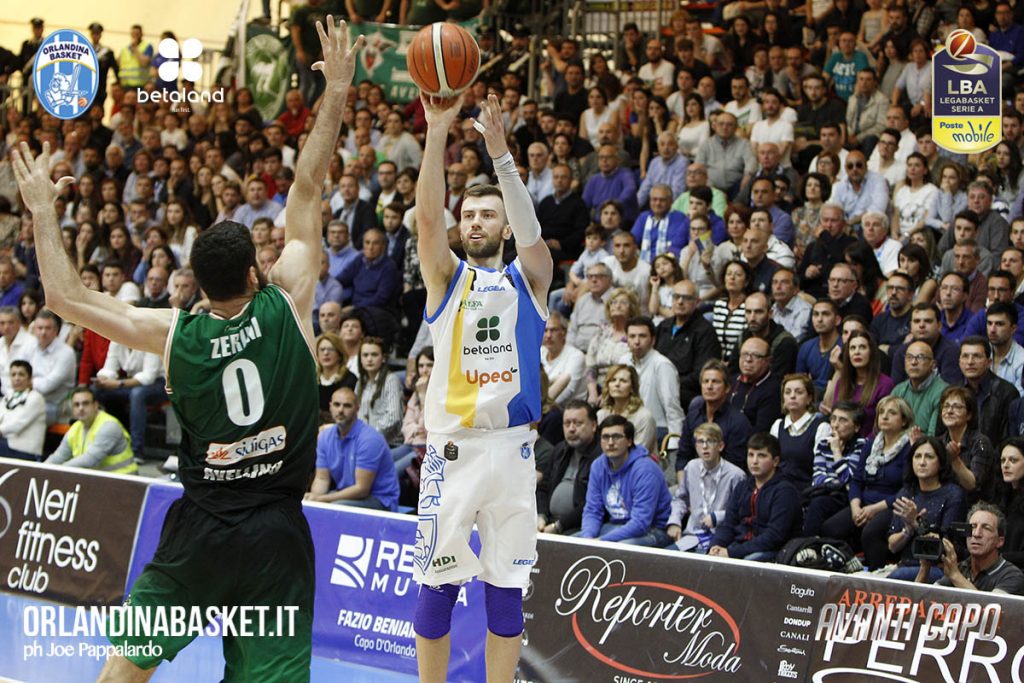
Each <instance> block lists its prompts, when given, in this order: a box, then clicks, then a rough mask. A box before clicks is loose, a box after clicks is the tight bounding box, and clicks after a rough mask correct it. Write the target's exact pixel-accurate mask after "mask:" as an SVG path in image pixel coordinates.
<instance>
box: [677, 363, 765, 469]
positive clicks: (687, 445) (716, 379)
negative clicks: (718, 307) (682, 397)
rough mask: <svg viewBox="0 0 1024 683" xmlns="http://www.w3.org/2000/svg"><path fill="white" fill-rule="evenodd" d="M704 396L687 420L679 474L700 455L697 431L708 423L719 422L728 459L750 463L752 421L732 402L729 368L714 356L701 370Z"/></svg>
mask: <svg viewBox="0 0 1024 683" xmlns="http://www.w3.org/2000/svg"><path fill="white" fill-rule="evenodd" d="M700 394H701V395H700V396H698V397H697V398H695V399H693V401H691V402H690V407H689V408H688V409H687V412H686V420H685V421H684V422H683V436H682V438H680V440H679V453H678V454H677V456H676V477H677V479H679V478H681V477H682V474H681V472H682V470H683V468H684V467H685V466H686V463H687V462H689V461H690V460H692V459H693V458H694V457H695V456H696V451H695V450H694V447H693V438H694V437H693V435H694V433H695V430H696V429H697V427H699V426H700V425H702V424H704V423H705V422H711V423H714V424H717V425H718V426H719V427H720V428H721V430H722V437H723V439H724V440H725V448H724V451H723V454H724V456H725V459H726V460H728V461H729V462H731V463H732V464H734V465H736V466H737V467H739V468H741V469H742V468H744V467H745V466H746V460H745V459H744V453H745V452H746V451H745V448H746V443H747V437H749V436H750V434H751V429H750V421H749V420H747V418H746V416H745V415H744V414H743V413H742V412H741V411H739V410H737V409H736V408H734V407H733V405H732V404H731V403H730V402H729V380H728V369H727V368H726V366H725V363H723V362H722V361H720V360H717V359H712V360H709V361H708V362H707V363H705V364H704V367H703V368H701V371H700Z"/></svg>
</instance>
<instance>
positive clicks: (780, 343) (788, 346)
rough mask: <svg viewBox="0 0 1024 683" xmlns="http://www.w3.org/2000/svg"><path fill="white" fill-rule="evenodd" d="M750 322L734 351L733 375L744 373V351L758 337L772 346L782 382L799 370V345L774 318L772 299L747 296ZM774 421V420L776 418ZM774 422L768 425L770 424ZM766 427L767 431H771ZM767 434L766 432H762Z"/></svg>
mask: <svg viewBox="0 0 1024 683" xmlns="http://www.w3.org/2000/svg"><path fill="white" fill-rule="evenodd" d="M743 312H744V316H745V317H746V320H747V329H746V330H744V331H743V332H742V333H741V334H740V338H739V343H738V344H737V346H735V347H734V348H733V351H732V353H731V354H730V355H729V356H728V358H729V361H728V362H729V372H730V373H732V374H733V375H735V374H738V373H739V372H740V349H741V348H742V345H743V344H745V343H746V342H747V340H749V339H753V338H758V339H761V340H763V341H764V342H765V343H766V344H767V345H768V358H770V369H771V375H772V377H773V378H775V379H776V380H781V379H782V377H783V376H785V375H788V374H789V373H791V372H793V371H794V370H795V369H796V354H797V350H798V347H797V344H796V339H794V338H793V335H791V334H790V333H789V332H786V330H785V328H783V327H782V325H779V324H778V323H776V322H775V321H774V320H772V319H771V304H770V303H769V301H768V296H767V295H766V294H763V293H761V292H754V293H752V294H750V295H749V296H748V297H747V300H746V302H745V303H744V306H743ZM773 419H774V418H773ZM770 424H771V422H769V423H768V425H770ZM768 425H765V429H768ZM762 431H763V430H762Z"/></svg>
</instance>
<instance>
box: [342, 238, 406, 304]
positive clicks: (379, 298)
mask: <svg viewBox="0 0 1024 683" xmlns="http://www.w3.org/2000/svg"><path fill="white" fill-rule="evenodd" d="M387 243H388V240H387V237H386V236H385V235H384V231H383V230H381V229H380V228H370V229H369V230H367V231H366V234H365V235H364V236H363V253H362V256H361V257H360V258H358V259H355V260H354V261H352V262H350V263H349V264H348V265H347V266H346V267H345V269H344V270H343V271H341V273H340V274H339V275H338V281H339V282H341V284H342V285H343V286H344V287H345V290H346V295H347V299H348V300H347V302H346V303H351V304H352V305H354V306H357V307H359V308H367V307H375V308H385V309H390V308H393V307H394V304H395V301H396V300H397V297H398V293H399V289H400V287H401V284H402V276H401V274H400V273H399V272H398V267H397V266H396V265H395V262H394V261H392V260H391V259H389V258H388V257H387V254H385V248H386V246H387Z"/></svg>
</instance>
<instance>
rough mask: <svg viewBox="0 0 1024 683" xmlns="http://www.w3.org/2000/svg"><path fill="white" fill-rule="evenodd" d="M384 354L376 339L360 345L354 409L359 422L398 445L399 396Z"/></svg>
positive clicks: (399, 388) (398, 385)
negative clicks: (357, 413)
mask: <svg viewBox="0 0 1024 683" xmlns="http://www.w3.org/2000/svg"><path fill="white" fill-rule="evenodd" d="M388 351H389V349H388V346H387V344H386V343H385V342H384V340H382V339H380V338H379V337H365V338H364V339H363V341H362V342H360V344H359V385H358V396H359V401H358V408H359V419H361V420H363V421H364V422H366V424H368V425H369V426H370V427H372V428H373V429H375V430H377V431H378V432H380V434H381V435H382V436H383V437H384V439H385V440H386V441H387V443H388V444H389V445H391V444H398V443H401V430H402V398H403V393H402V383H401V381H399V379H398V375H395V374H394V373H393V372H391V369H390V368H389V367H388V364H387V358H388ZM335 419H337V418H336V417H335Z"/></svg>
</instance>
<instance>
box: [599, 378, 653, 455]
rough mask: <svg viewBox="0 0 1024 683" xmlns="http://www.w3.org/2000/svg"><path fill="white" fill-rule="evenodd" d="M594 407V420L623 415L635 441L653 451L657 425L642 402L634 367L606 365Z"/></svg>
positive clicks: (650, 451)
mask: <svg viewBox="0 0 1024 683" xmlns="http://www.w3.org/2000/svg"><path fill="white" fill-rule="evenodd" d="M598 406H599V409H598V411H597V421H598V422H603V421H604V418H606V417H608V416H609V415H621V416H623V417H625V418H626V419H628V420H629V421H630V422H631V423H632V424H633V431H634V437H635V439H634V440H635V441H636V443H637V444H638V445H640V446H642V447H643V448H645V449H646V450H647V452H648V453H652V454H653V453H656V451H655V448H656V447H657V445H658V431H657V426H656V425H655V423H654V417H652V416H651V411H650V410H648V409H647V407H646V406H645V405H644V400H643V398H641V396H640V376H639V375H638V374H637V371H636V368H634V367H632V366H631V365H612V366H611V367H609V368H608V372H607V374H606V375H605V379H604V386H603V388H602V390H601V398H600V401H599V402H598Z"/></svg>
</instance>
